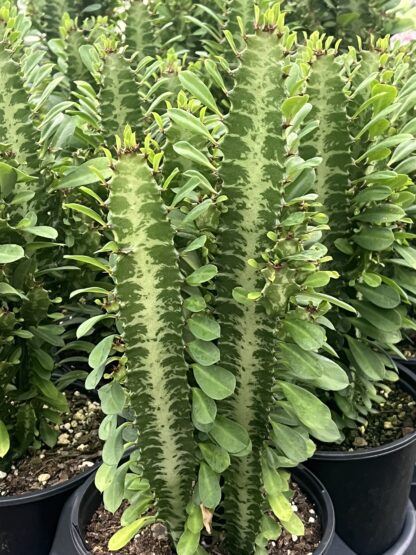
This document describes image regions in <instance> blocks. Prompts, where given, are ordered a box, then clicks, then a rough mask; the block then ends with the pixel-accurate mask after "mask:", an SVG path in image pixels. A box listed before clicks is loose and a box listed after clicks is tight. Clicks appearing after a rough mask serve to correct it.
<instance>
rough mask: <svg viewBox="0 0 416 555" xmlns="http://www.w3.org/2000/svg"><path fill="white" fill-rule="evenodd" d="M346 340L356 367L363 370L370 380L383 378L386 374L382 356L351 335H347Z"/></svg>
mask: <svg viewBox="0 0 416 555" xmlns="http://www.w3.org/2000/svg"><path fill="white" fill-rule="evenodd" d="M347 341H348V345H349V348H350V350H351V354H352V357H353V359H354V361H355V363H356V364H357V366H358V368H359V369H360V370H361V371H362V372H364V374H365V375H366V376H367V377H368V378H370V380H376V381H377V380H383V379H384V378H385V375H386V368H385V366H384V362H383V358H382V357H381V356H380V355H378V354H377V353H376V352H375V351H373V349H371V348H370V347H368V346H367V345H365V344H364V343H361V342H360V341H357V340H356V339H353V338H352V337H347Z"/></svg>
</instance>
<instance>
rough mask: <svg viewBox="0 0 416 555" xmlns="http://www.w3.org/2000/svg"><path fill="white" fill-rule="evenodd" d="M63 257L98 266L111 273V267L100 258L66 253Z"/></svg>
mask: <svg viewBox="0 0 416 555" xmlns="http://www.w3.org/2000/svg"><path fill="white" fill-rule="evenodd" d="M64 258H66V259H67V260H76V261H78V262H82V263H83V264H89V265H90V266H93V267H94V268H99V269H100V270H102V271H103V272H106V273H107V274H110V273H111V268H110V266H109V265H108V264H105V263H104V262H101V261H100V260H98V259H97V258H93V257H92V256H84V255H80V254H78V255H73V254H66V255H65V256H64Z"/></svg>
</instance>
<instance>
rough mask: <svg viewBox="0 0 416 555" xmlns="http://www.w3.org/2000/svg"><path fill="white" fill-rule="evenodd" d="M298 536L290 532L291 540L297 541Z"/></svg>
mask: <svg viewBox="0 0 416 555" xmlns="http://www.w3.org/2000/svg"><path fill="white" fill-rule="evenodd" d="M298 539H299V538H298V536H295V535H294V534H292V542H297V541H298Z"/></svg>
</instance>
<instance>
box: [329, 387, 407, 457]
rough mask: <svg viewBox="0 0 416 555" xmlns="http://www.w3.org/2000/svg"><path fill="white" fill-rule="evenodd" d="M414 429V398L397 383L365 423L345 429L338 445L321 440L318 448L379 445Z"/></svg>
mask: <svg viewBox="0 0 416 555" xmlns="http://www.w3.org/2000/svg"><path fill="white" fill-rule="evenodd" d="M414 431H416V401H415V400H414V399H413V397H412V396H411V395H409V394H408V393H406V392H405V391H403V390H402V389H401V388H400V387H397V386H393V387H392V392H391V394H390V395H389V396H388V398H387V399H386V402H385V403H383V404H382V405H381V406H380V407H379V410H378V412H377V413H376V414H372V415H370V416H369V417H368V426H366V427H365V428H364V427H362V428H354V429H351V430H346V432H345V436H346V438H345V441H344V442H343V443H342V445H338V444H321V445H320V449H321V450H331V451H333V450H336V451H350V450H351V449H359V448H366V447H379V446H381V445H386V444H387V443H390V442H392V441H394V440H396V439H400V438H402V437H404V436H406V435H407V434H411V433H413V432H414Z"/></svg>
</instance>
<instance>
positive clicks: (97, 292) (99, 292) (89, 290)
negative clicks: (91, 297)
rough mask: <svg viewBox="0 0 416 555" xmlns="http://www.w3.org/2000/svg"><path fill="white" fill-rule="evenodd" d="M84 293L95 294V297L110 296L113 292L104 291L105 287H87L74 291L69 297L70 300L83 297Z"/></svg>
mask: <svg viewBox="0 0 416 555" xmlns="http://www.w3.org/2000/svg"><path fill="white" fill-rule="evenodd" d="M84 293H93V294H95V295H105V296H107V295H109V294H110V293H111V291H109V290H108V289H104V288H103V287H86V288H85V289H76V291H72V293H71V294H70V295H69V298H70V299H73V298H74V297H76V296H77V295H82V294H84Z"/></svg>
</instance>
